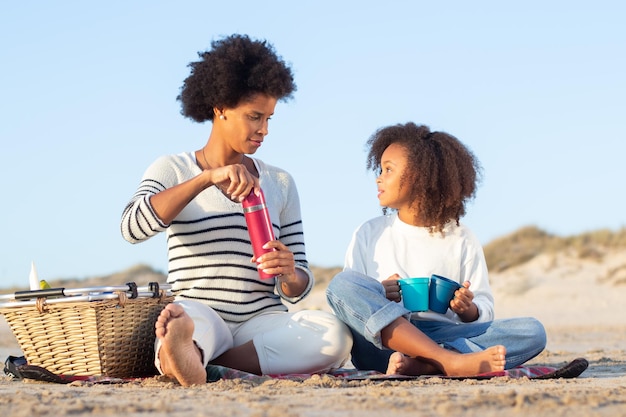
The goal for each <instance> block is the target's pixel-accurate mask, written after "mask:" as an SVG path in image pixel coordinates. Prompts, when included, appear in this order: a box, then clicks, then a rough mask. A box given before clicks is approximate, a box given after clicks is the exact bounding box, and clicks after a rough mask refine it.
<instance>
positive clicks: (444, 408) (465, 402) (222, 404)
mask: <svg viewBox="0 0 626 417" xmlns="http://www.w3.org/2000/svg"><path fill="white" fill-rule="evenodd" d="M623 262H624V257H623V256H622V255H621V254H616V255H615V256H614V259H613V258H611V257H606V258H605V259H604V262H603V263H602V265H601V266H599V265H598V264H597V262H596V263H595V264H594V263H593V262H592V261H589V263H587V262H586V261H581V260H578V259H575V260H573V259H569V258H567V257H557V258H554V257H551V258H548V257H539V258H537V259H535V260H533V261H532V262H530V263H528V264H525V265H523V266H520V267H518V268H515V269H512V270H507V271H506V272H505V273H501V274H492V275H491V281H492V287H493V290H494V294H495V296H496V313H497V316H498V317H500V318H504V317H513V316H522V315H524V316H525V315H529V316H534V317H537V318H538V319H539V320H541V321H542V322H543V323H544V325H545V326H546V329H547V332H548V346H547V348H546V350H545V351H544V352H543V353H542V354H541V355H540V356H538V357H537V358H535V359H534V360H533V361H532V362H530V364H535V365H546V366H561V365H564V364H566V363H567V362H569V361H570V360H573V359H575V358H577V357H584V358H586V359H587V360H588V361H589V364H590V365H589V368H588V369H587V370H586V371H585V372H584V373H583V374H582V375H581V376H580V377H578V378H575V379H556V380H530V379H528V378H520V379H512V378H509V377H502V378H494V379H490V380H481V381H477V380H464V381H456V380H446V379H442V378H436V377H434V378H428V379H420V380H412V381H371V380H365V381H347V380H342V379H339V378H333V377H330V376H312V377H310V378H308V379H306V380H304V381H290V380H266V381H246V380H222V381H218V382H214V383H209V384H206V385H203V386H196V387H192V388H182V387H180V386H179V385H178V384H176V383H173V382H171V381H167V380H164V379H162V378H159V377H155V378H149V379H145V380H142V381H139V382H132V383H126V384H114V385H101V384H100V385H98V384H89V383H85V382H74V383H72V384H69V385H59V384H51V383H41V382H33V381H13V380H11V379H10V378H9V377H6V376H2V377H0V393H1V395H0V410H2V411H3V412H4V413H5V415H7V416H11V417H20V416H24V417H27V416H55V417H58V416H69V415H71V416H82V415H90V416H114V415H124V416H144V415H153V416H208V415H220V416H233V417H235V416H258V417H261V416H268V417H271V416H276V417H278V416H280V417H284V416H310V417H313V416H359V417H366V416H382V415H394V416H415V415H424V416H458V415H463V416H481V417H490V416H503V415H532V416H543V415H546V416H547V415H549V416H569V417H583V416H584V417H588V416H621V415H626V341H625V340H626V338H625V336H624V335H626V308H625V306H624V303H623V298H624V295H626V285H625V284H624V282H623V280H622V278H621V277H620V276H617V275H615V274H613V275H610V274H607V271H614V270H615V265H617V264H620V265H621V263H623ZM611 268H613V269H611ZM607 277H608V278H607ZM298 308H319V309H325V308H327V307H326V303H325V300H324V295H323V284H322V285H319V286H318V288H317V289H316V290H315V291H314V293H312V294H311V295H310V297H309V298H308V299H307V300H305V302H303V304H302V305H301V306H299V307H298ZM20 354H21V351H20V349H19V346H18V345H17V342H16V340H15V338H14V337H13V335H12V333H11V331H10V329H9V328H8V326H7V324H6V322H5V321H4V319H2V320H1V321H0V358H1V359H2V361H4V360H5V359H6V357H7V355H20Z"/></svg>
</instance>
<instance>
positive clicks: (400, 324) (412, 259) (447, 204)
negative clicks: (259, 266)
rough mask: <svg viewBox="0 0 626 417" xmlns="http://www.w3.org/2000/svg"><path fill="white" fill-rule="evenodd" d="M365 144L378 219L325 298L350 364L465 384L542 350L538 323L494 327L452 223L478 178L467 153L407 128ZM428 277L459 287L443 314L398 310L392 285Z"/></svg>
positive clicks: (467, 244)
mask: <svg viewBox="0 0 626 417" xmlns="http://www.w3.org/2000/svg"><path fill="white" fill-rule="evenodd" d="M368 145H369V154H368V159H367V167H368V169H372V170H374V171H375V172H377V173H379V175H378V177H377V179H376V184H377V186H378V199H379V202H380V205H381V206H383V214H384V215H383V216H380V217H377V218H374V219H371V220H369V221H367V222H365V223H363V224H362V225H361V226H360V227H359V228H358V229H357V230H356V231H355V233H354V235H353V238H352V241H351V243H350V245H349V247H348V251H347V254H346V259H345V266H344V270H343V271H342V272H341V273H339V274H338V275H336V276H335V277H334V278H333V279H332V281H331V282H330V284H329V286H328V288H327V292H326V295H327V299H328V302H329V304H330V305H331V307H332V308H333V310H334V311H335V313H336V314H337V316H338V317H339V318H340V319H341V320H342V321H344V322H345V323H346V324H348V326H349V327H350V328H351V331H352V334H353V339H354V345H353V348H352V363H353V364H354V365H355V366H356V367H357V368H359V369H374V370H378V371H381V372H386V373H387V374H403V375H424V374H445V375H453V376H472V375H477V374H480V373H484V372H492V371H499V370H503V369H505V368H507V369H508V368H512V367H515V366H518V365H520V364H522V363H524V362H526V361H528V360H529V359H531V358H533V357H535V356H536V355H538V354H539V353H540V352H541V351H542V350H543V349H544V347H545V343H546V335H545V330H544V328H543V326H542V325H541V323H539V322H538V321H537V320H535V319H533V318H514V319H506V320H495V319H494V306H493V295H492V292H491V289H490V286H489V279H488V273H487V265H486V262H485V258H484V255H483V251H482V247H481V245H480V243H479V242H478V240H477V239H476V237H475V236H474V235H473V234H472V232H471V231H470V230H469V229H468V228H467V227H465V226H464V225H463V224H461V223H460V221H459V219H460V218H461V217H462V216H463V215H464V214H465V203H466V202H467V201H468V200H469V199H471V198H473V197H474V195H475V191H476V184H477V182H478V179H479V174H480V166H479V163H478V161H477V159H476V158H475V157H474V155H473V154H472V152H470V151H469V150H468V149H467V148H466V147H465V146H464V145H463V144H462V143H461V142H460V141H459V140H458V139H456V138H455V137H453V136H451V135H449V134H447V133H444V132H431V131H430V130H429V128H428V127H426V126H418V125H416V124H414V123H407V124H404V125H395V126H389V127H385V128H382V129H380V130H378V131H377V132H376V133H375V134H374V135H372V137H371V138H370V139H369V141H368ZM433 274H437V275H441V276H444V277H449V278H453V279H455V280H457V281H458V282H459V284H460V285H461V287H460V288H459V289H458V290H456V292H455V297H454V299H453V300H452V301H451V302H450V304H449V308H448V310H447V311H446V312H445V313H444V314H440V313H436V312H433V311H427V312H411V311H409V310H407V309H406V308H404V306H403V304H402V303H401V301H402V294H401V291H400V286H399V283H398V280H399V279H401V278H409V277H430V276H431V275H433Z"/></svg>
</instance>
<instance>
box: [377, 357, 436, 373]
mask: <svg viewBox="0 0 626 417" xmlns="http://www.w3.org/2000/svg"><path fill="white" fill-rule="evenodd" d="M438 373H441V371H440V370H439V369H437V368H436V367H435V366H433V365H432V364H429V363H428V362H424V361H421V360H419V359H417V358H411V357H410V356H406V355H405V354H403V353H400V352H394V353H392V354H391V356H390V357H389V363H388V364H387V372H386V374H387V375H432V374H438Z"/></svg>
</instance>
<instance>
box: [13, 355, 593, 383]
mask: <svg viewBox="0 0 626 417" xmlns="http://www.w3.org/2000/svg"><path fill="white" fill-rule="evenodd" d="M588 366H589V362H588V361H587V360H586V359H585V358H577V359H574V360H573V361H571V362H569V363H568V364H566V365H565V366H562V367H552V366H538V365H527V366H518V367H516V368H512V369H507V370H504V371H498V372H489V373H484V374H479V375H474V376H445V375H420V376H407V375H385V374H382V373H380V372H377V371H361V370H357V369H347V368H346V369H344V368H342V369H337V370H334V371H331V372H329V373H327V374H325V375H329V376H331V377H333V378H338V379H345V380H372V381H407V380H417V379H426V378H433V377H437V378H444V379H454V380H464V379H475V380H485V379H492V378H498V377H509V378H529V379H558V378H576V377H578V376H579V375H580V374H582V373H583V372H584V371H585V370H586V369H587V367H588ZM4 373H5V374H6V375H9V376H11V377H12V378H13V379H16V380H22V379H32V380H37V381H43V382H53V383H57V384H69V383H72V382H75V381H85V382H90V383H97V384H122V383H127V382H131V381H137V380H141V379H145V378H114V377H108V376H80V375H57V374H54V373H52V372H50V371H48V370H47V369H45V368H42V367H40V366H35V365H29V364H28V363H27V362H26V359H25V358H24V357H23V356H20V357H16V356H9V357H8V358H7V360H6V361H5V365H4ZM312 376H313V374H284V375H256V374H251V373H248V372H244V371H239V370H237V369H232V368H227V367H224V366H218V365H209V366H207V382H216V381H219V380H227V379H245V380H250V381H255V382H259V383H262V382H264V381H267V380H271V379H286V380H292V381H304V380H306V379H308V378H311V377H312Z"/></svg>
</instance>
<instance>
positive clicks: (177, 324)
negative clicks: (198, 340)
mask: <svg viewBox="0 0 626 417" xmlns="http://www.w3.org/2000/svg"><path fill="white" fill-rule="evenodd" d="M155 328H156V337H157V338H159V339H160V340H161V349H160V350H159V360H160V362H161V370H162V371H163V373H164V374H165V375H167V376H171V377H174V378H176V380H177V381H178V382H179V383H180V384H181V385H183V386H190V385H195V384H204V383H206V369H205V368H204V366H202V353H201V352H200V349H198V347H197V346H196V344H195V343H194V341H193V329H194V324H193V320H191V317H189V316H188V315H187V313H185V310H184V309H183V307H182V306H180V305H178V304H175V303H171V304H168V305H166V306H165V308H164V309H163V311H161V314H160V315H159V317H158V318H157V322H156V324H155Z"/></svg>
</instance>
